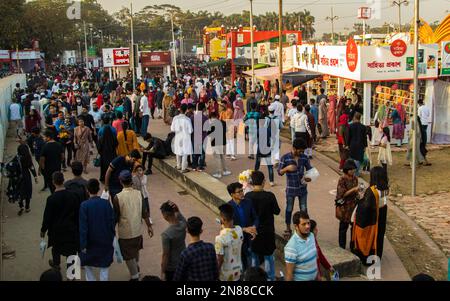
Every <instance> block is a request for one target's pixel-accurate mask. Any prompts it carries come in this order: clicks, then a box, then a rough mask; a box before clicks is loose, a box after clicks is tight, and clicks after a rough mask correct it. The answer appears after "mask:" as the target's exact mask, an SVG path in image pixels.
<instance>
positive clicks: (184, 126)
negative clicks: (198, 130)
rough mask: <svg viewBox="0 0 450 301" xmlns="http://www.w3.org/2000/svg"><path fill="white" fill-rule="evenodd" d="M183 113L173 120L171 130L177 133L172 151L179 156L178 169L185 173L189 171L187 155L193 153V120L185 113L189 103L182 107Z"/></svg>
mask: <svg viewBox="0 0 450 301" xmlns="http://www.w3.org/2000/svg"><path fill="white" fill-rule="evenodd" d="M180 111H181V114H179V115H177V116H175V117H174V118H173V121H172V126H171V131H172V132H174V133H175V137H174V139H173V140H174V143H173V145H172V151H173V153H174V154H175V155H176V156H177V169H178V170H181V171H182V172H183V173H185V172H188V169H187V166H188V162H187V156H190V155H192V142H191V134H192V132H193V129H192V123H191V120H190V119H189V118H188V117H187V116H186V115H185V114H186V111H187V105H185V104H183V105H181V108H180Z"/></svg>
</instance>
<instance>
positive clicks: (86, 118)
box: [78, 113, 95, 131]
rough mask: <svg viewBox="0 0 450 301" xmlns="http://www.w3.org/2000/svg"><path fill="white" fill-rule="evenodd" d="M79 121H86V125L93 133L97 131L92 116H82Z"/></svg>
mask: <svg viewBox="0 0 450 301" xmlns="http://www.w3.org/2000/svg"><path fill="white" fill-rule="evenodd" d="M78 119H82V120H83V121H84V125H85V126H87V127H88V128H89V129H90V130H91V131H93V130H94V129H95V121H94V117H93V116H92V115H91V114H88V113H86V114H81V115H80V116H78Z"/></svg>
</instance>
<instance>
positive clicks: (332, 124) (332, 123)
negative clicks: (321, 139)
mask: <svg viewBox="0 0 450 301" xmlns="http://www.w3.org/2000/svg"><path fill="white" fill-rule="evenodd" d="M336 101H337V99H336V96H335V95H331V96H330V97H329V102H330V104H329V107H328V114H327V118H328V128H329V129H330V133H332V134H334V133H336Z"/></svg>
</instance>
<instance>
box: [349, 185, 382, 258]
mask: <svg viewBox="0 0 450 301" xmlns="http://www.w3.org/2000/svg"><path fill="white" fill-rule="evenodd" d="M379 198H380V196H379V194H378V191H377V189H376V187H375V186H372V187H370V189H367V190H366V193H365V195H364V199H362V200H361V201H360V202H359V203H358V207H356V214H355V220H354V222H353V230H352V240H351V244H350V248H351V250H352V252H353V253H354V254H355V255H356V256H358V257H359V258H360V259H361V261H362V263H363V264H365V263H366V259H367V257H369V256H370V255H374V254H377V236H378V214H379V208H378V204H379Z"/></svg>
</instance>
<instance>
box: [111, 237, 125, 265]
mask: <svg viewBox="0 0 450 301" xmlns="http://www.w3.org/2000/svg"><path fill="white" fill-rule="evenodd" d="M113 246H114V257H115V258H116V262H117V263H123V256H122V251H120V246H119V240H118V239H117V237H114V242H113Z"/></svg>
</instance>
